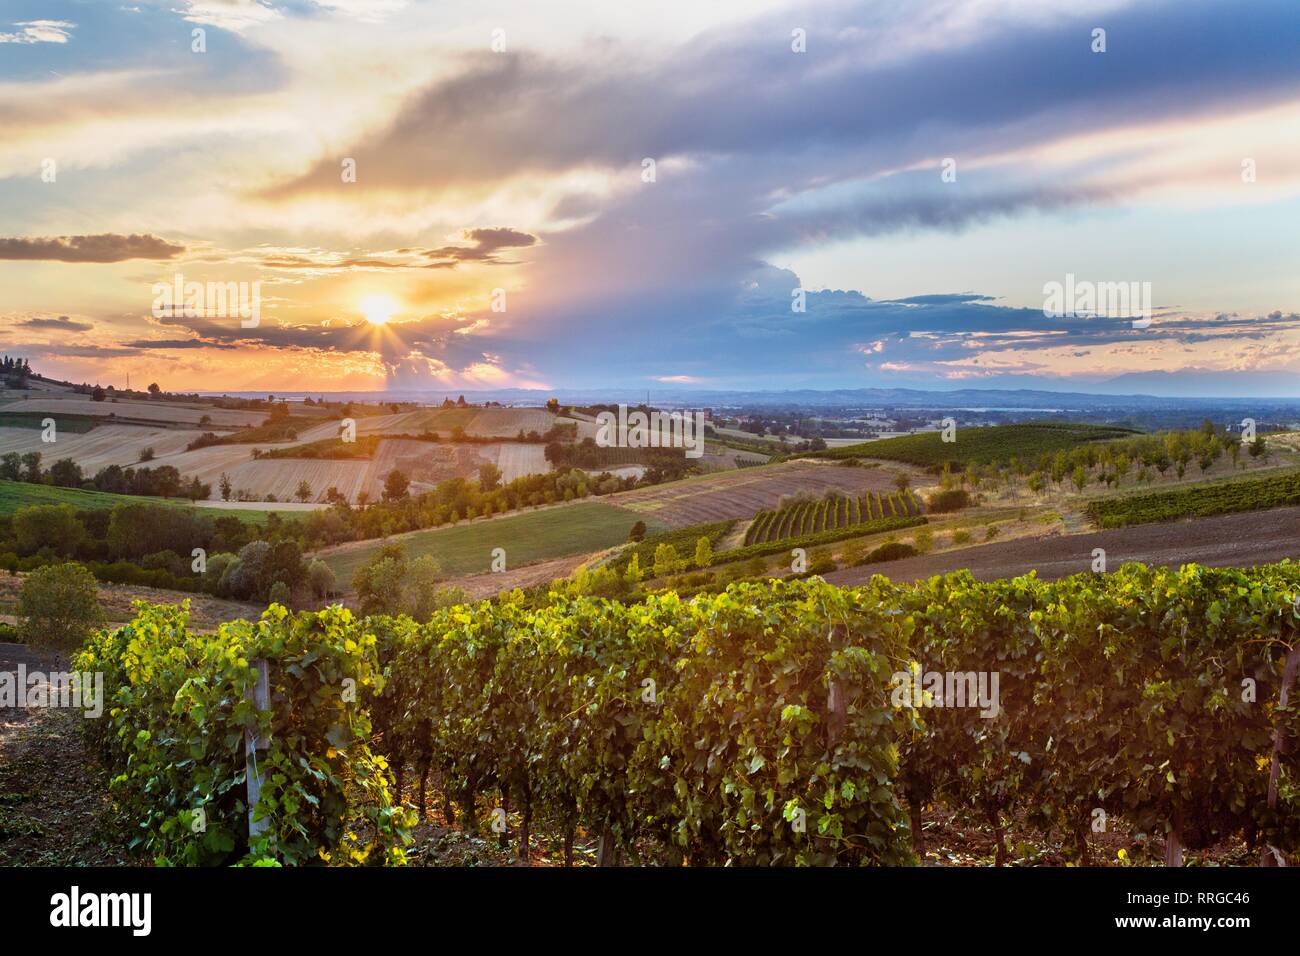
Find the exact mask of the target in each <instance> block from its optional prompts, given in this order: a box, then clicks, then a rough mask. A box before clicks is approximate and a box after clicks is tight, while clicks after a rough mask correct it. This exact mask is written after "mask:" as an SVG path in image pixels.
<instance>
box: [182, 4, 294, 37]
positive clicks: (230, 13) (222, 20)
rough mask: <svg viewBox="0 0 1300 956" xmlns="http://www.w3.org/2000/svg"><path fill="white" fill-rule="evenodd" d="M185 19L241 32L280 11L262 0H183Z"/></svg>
mask: <svg viewBox="0 0 1300 956" xmlns="http://www.w3.org/2000/svg"><path fill="white" fill-rule="evenodd" d="M184 13H185V19H186V20H188V21H190V22H191V23H201V24H204V25H205V26H213V27H218V28H219V29H222V30H229V31H230V32H231V33H242V32H243V31H244V30H247V29H249V28H250V27H255V26H258V25H260V24H263V23H268V22H270V21H272V20H278V19H279V18H280V16H281V14H280V11H278V10H276V9H275V7H273V6H272V5H271V4H270V3H269V2H263V0H184Z"/></svg>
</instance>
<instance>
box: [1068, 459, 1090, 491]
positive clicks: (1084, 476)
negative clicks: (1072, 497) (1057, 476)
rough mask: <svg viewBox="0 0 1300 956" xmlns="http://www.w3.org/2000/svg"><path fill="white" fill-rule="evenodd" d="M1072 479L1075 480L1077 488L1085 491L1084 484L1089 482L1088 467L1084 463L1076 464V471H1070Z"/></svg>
mask: <svg viewBox="0 0 1300 956" xmlns="http://www.w3.org/2000/svg"><path fill="white" fill-rule="evenodd" d="M1070 481H1072V482H1074V487H1075V489H1076V490H1078V491H1083V489H1084V486H1085V485H1087V484H1088V469H1087V468H1084V467H1083V465H1076V466H1075V468H1074V471H1072V472H1071V473H1070Z"/></svg>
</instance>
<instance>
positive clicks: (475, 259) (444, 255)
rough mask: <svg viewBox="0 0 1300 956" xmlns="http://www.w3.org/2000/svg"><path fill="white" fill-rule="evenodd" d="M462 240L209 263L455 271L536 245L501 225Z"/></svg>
mask: <svg viewBox="0 0 1300 956" xmlns="http://www.w3.org/2000/svg"><path fill="white" fill-rule="evenodd" d="M461 238H462V239H463V240H465V241H466V242H468V243H469V245H448V246H439V247H436V248H424V247H408V248H402V249H369V250H364V251H361V252H354V251H352V250H348V251H346V252H340V251H335V250H329V249H302V248H276V247H259V248H256V249H252V250H245V251H243V252H238V253H233V254H230V255H225V256H221V255H213V256H207V257H205V258H207V259H209V260H212V261H219V260H221V259H223V258H224V259H228V260H230V261H246V262H251V263H254V264H256V265H259V266H262V267H263V268H267V269H286V270H297V271H302V272H307V273H318V274H324V273H330V272H346V271H353V270H362V271H384V270H402V269H454V268H455V267H456V266H457V265H458V264H460V263H462V262H468V263H481V264H484V265H515V264H516V263H514V262H513V261H511V260H507V259H502V258H501V257H500V256H499V255H498V253H500V252H501V251H502V250H505V249H523V248H527V247H529V246H532V245H535V244H536V243H537V237H536V236H534V235H532V234H530V233H527V232H521V231H520V230H518V229H509V228H506V227H502V226H496V227H491V228H477V229H465V230H462V232H461Z"/></svg>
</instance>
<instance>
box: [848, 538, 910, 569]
mask: <svg viewBox="0 0 1300 956" xmlns="http://www.w3.org/2000/svg"><path fill="white" fill-rule="evenodd" d="M920 553H921V552H919V551H917V550H916V548H914V547H912V546H911V545H910V544H906V543H904V542H902V541H891V542H889V543H888V544H882V545H881V546H880V547H878V548H876V549H875V550H874V551H872V552H871V553H869V554H867V555H866V556H865V557H864V558H863V559H862V560H861V561H859V562H858V563H859V564H878V563H879V562H881V561H898V560H900V559H902V558H914V557H916V556H917V555H918V554H920Z"/></svg>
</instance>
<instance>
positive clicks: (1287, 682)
mask: <svg viewBox="0 0 1300 956" xmlns="http://www.w3.org/2000/svg"><path fill="white" fill-rule="evenodd" d="M1298 601H1300V599H1298ZM1298 606H1300V604H1298ZM1297 672H1300V641H1297V642H1296V643H1295V644H1293V645H1292V646H1291V647H1290V648H1289V649H1288V650H1287V654H1286V663H1285V664H1284V665H1283V667H1282V690H1281V691H1280V692H1279V693H1278V697H1277V706H1278V709H1279V710H1281V711H1283V712H1285V710H1286V707H1287V704H1288V703H1289V701H1290V699H1291V687H1292V685H1294V684H1295V680H1296V674H1297ZM1282 719H1283V718H1282V716H1281V715H1277V716H1275V717H1274V718H1273V759H1272V762H1271V763H1270V765H1269V768H1268V806H1269V809H1270V810H1273V809H1276V808H1277V781H1278V777H1279V776H1280V775H1281V772H1282ZM1259 865H1260V866H1286V857H1284V856H1283V855H1282V851H1281V850H1279V849H1278V848H1277V847H1274V846H1267V845H1266V846H1265V847H1264V849H1262V850H1261V851H1260V854H1259Z"/></svg>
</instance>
